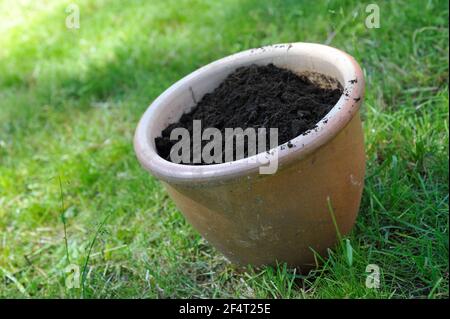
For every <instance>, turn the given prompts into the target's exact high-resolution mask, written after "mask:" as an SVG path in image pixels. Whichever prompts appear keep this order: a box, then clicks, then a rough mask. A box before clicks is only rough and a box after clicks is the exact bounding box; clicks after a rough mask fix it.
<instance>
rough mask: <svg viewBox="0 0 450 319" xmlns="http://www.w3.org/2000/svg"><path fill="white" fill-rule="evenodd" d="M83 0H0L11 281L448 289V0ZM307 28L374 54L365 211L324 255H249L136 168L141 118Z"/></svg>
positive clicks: (4, 223)
mask: <svg viewBox="0 0 450 319" xmlns="http://www.w3.org/2000/svg"><path fill="white" fill-rule="evenodd" d="M70 2H71V1H28V2H20V3H21V4H19V2H18V1H13V0H10V1H0V34H1V36H0V297H6V298H13V297H58V298H59V297H70V298H80V297H87V298H89V297H92V298H110V297H112V298H120V297H128V298H157V297H160V298H165V297H202V298H203V297H225V298H227V297H261V298H280V297H284V298H388V297H389V298H448V285H449V267H448V257H449V254H448V242H449V241H448V239H449V223H448V221H449V210H448V194H449V192H448V174H449V167H448V142H449V139H448V137H449V130H448V111H449V109H448V106H449V101H448V96H449V95H448V53H449V49H448V36H449V33H448V3H447V1H444V0H443V1H431V0H429V1H406V0H405V1H377V2H376V3H377V4H378V5H379V6H380V13H381V28H379V29H367V28H366V27H365V24H364V21H365V18H366V15H367V13H365V4H363V3H360V2H359V1H354V2H352V1H336V2H334V1H326V2H325V1H323V2H322V1H314V2H311V1H283V2H281V1H280V2H276V1H256V0H254V1H250V0H249V1H237V0H234V1H233V0H231V1H156V0H152V1H129V3H128V4H127V5H125V4H124V1H118V0H114V1H112V0H104V1H88V0H78V1H76V3H77V4H78V5H79V7H80V12H81V28H80V29H79V30H69V29H67V28H66V27H65V24H64V22H65V18H66V13H65V12H64V10H65V8H66V6H67V5H68V4H69V3H70ZM295 41H304V42H318V43H325V42H327V43H330V45H332V46H335V47H338V48H340V49H342V50H345V51H347V52H349V53H350V54H352V55H353V56H355V58H356V59H357V60H358V61H359V62H360V64H361V66H362V67H363V69H364V72H365V76H366V81H367V94H366V100H365V104H364V109H363V120H364V123H363V124H364V131H365V136H366V151H367V165H368V167H367V174H366V187H365V190H364V194H363V201H362V205H361V210H360V214H359V217H358V220H357V225H356V226H355V228H354V230H353V231H352V233H351V234H350V235H349V236H348V237H346V238H345V239H344V240H343V242H342V245H340V246H338V247H336V248H335V249H333V250H332V251H330V258H329V259H327V261H326V262H325V263H324V264H323V266H321V267H320V268H318V269H316V270H315V271H313V272H311V273H309V274H308V273H300V271H299V270H294V269H288V268H286V267H285V266H283V265H280V266H279V267H274V268H271V267H269V268H262V269H251V268H248V269H247V270H246V271H242V270H239V269H236V267H234V266H233V265H231V264H229V263H228V262H227V261H226V260H225V259H224V257H222V256H221V255H220V254H219V253H218V252H217V251H216V250H215V249H214V248H212V247H211V246H210V245H209V244H208V243H207V242H206V241H205V240H203V239H202V238H201V237H200V236H199V235H198V233H197V232H196V231H194V230H193V229H192V227H191V226H190V225H189V224H187V223H186V221H185V220H184V218H183V217H182V215H181V214H180V212H179V211H178V210H177V209H176V207H175V206H174V204H173V202H172V201H171V200H170V199H169V198H168V196H167V194H166V192H165V191H164V189H163V188H162V187H161V185H160V184H159V182H158V181H156V180H155V179H154V178H152V177H151V176H150V175H149V174H148V173H146V172H145V171H144V170H143V169H141V167H140V166H139V164H138V162H137V160H136V158H135V156H134V152H133V148H132V138H133V133H134V129H135V127H136V124H137V121H138V120H139V118H140V116H141V115H142V113H143V112H144V110H145V109H146V108H147V106H148V105H149V104H150V103H151V101H152V100H153V99H155V98H156V97H157V96H158V95H159V94H160V93H161V92H162V91H163V90H164V89H165V88H167V87H169V86H170V85H171V84H172V83H173V82H174V81H176V80H178V79H179V78H180V77H182V76H184V75H186V74H188V73H189V72H191V71H193V70H195V69H197V68H198V67H200V66H202V65H205V64H207V63H209V62H211V61H213V60H215V59H218V58H220V57H223V56H225V55H228V54H231V53H234V52H237V51H240V50H243V49H247V48H251V47H259V46H262V45H266V44H272V43H282V42H295ZM60 182H61V184H60ZM66 233H67V237H66V236H65V234H66ZM66 239H67V241H66ZM69 264H74V265H78V266H79V267H80V271H81V272H82V274H81V277H82V278H83V280H82V281H83V285H82V286H81V287H80V288H73V289H69V288H67V287H66V285H65V281H66V279H67V277H68V279H69V280H70V274H68V273H66V272H65V271H64V270H65V269H66V267H67V266H68V265H69ZM368 264H376V265H378V266H379V267H380V269H381V284H380V288H379V289H368V288H366V286H365V280H366V276H367V273H366V272H365V270H366V266H367V265H368ZM84 265H86V267H85V268H84ZM83 269H85V271H84V272H83ZM83 287H84V288H83Z"/></svg>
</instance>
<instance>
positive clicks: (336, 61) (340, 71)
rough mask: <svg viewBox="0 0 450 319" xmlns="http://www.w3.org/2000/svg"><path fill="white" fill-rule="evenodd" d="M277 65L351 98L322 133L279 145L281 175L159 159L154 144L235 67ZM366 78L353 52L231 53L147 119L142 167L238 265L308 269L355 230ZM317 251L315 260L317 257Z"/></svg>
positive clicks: (294, 47)
mask: <svg viewBox="0 0 450 319" xmlns="http://www.w3.org/2000/svg"><path fill="white" fill-rule="evenodd" d="M253 63H254V64H259V65H265V64H268V63H273V64H275V65H276V66H278V67H283V68H287V69H290V70H292V71H294V72H309V71H313V72H319V73H322V74H325V75H328V76H332V77H334V78H336V79H337V80H338V81H339V82H340V83H341V84H342V86H343V88H344V92H345V94H344V95H342V96H341V98H340V99H339V101H338V103H337V104H336V105H335V106H334V107H333V108H332V109H331V111H330V112H329V113H328V114H327V115H326V117H325V119H324V120H322V121H321V122H320V123H319V124H318V127H317V128H316V129H315V130H313V131H311V132H310V133H309V134H307V135H300V136H298V137H296V138H295V139H293V140H291V141H292V143H293V144H294V145H295V147H292V148H289V147H285V145H284V146H283V145H280V146H278V148H277V149H278V170H277V171H276V173H275V174H271V175H270V174H269V175H264V174H259V167H260V166H261V164H260V163H259V162H258V161H249V160H248V159H242V160H238V161H234V162H228V163H222V164H214V165H197V166H193V165H182V164H174V163H172V162H168V161H166V160H164V159H163V158H161V157H160V156H159V155H158V153H157V151H156V149H155V141H154V139H155V137H157V136H160V134H161V131H162V130H163V129H164V128H165V127H166V126H167V125H168V124H169V123H173V122H176V121H177V120H178V119H179V118H180V117H181V115H182V113H184V112H185V111H187V110H188V109H189V108H190V107H192V106H193V105H195V101H198V100H199V99H200V98H201V97H202V96H203V95H204V94H205V93H208V92H211V91H213V89H214V88H216V87H217V86H218V84H219V83H220V82H221V81H222V80H223V79H224V78H225V77H226V76H227V75H228V74H230V73H231V72H232V71H234V70H235V69H236V68H237V67H240V66H244V65H249V64H253ZM363 95H364V78H363V74H362V72H361V69H360V67H359V65H358V64H357V63H356V62H355V60H354V59H353V58H352V57H351V56H349V55H348V54H346V53H344V52H342V51H340V50H337V49H335V48H332V47H328V46H324V45H319V44H311V43H292V44H280V45H272V46H268V47H263V48H259V49H253V50H248V51H244V52H241V53H237V54H234V55H231V56H229V57H226V58H223V59H220V60H218V61H215V62H213V63H211V64H208V65H206V66H204V67H202V68H200V69H199V70H197V71H195V72H193V73H191V74H190V75H188V76H186V77H185V78H183V79H181V80H180V81H178V82H177V83H175V84H174V85H172V86H171V87H170V88H169V89H167V90H166V91H165V92H164V93H163V94H161V96H159V97H158V98H157V99H156V100H155V101H154V102H153V103H152V104H151V105H150V107H149V108H148V109H147V111H146V112H145V114H144V115H143V116H142V118H141V120H140V122H139V124H138V127H137V130H136V134H135V139H134V147H135V151H136V154H137V157H138V159H139V162H140V163H141V164H142V166H143V167H144V168H145V169H146V170H148V171H149V172H150V173H151V174H153V175H154V176H156V177H157V178H158V179H160V180H161V181H162V183H163V184H164V186H165V187H166V189H167V191H168V193H169V195H170V196H171V198H172V199H173V200H174V201H175V203H176V205H177V207H178V208H179V209H180V211H181V212H182V213H183V214H184V216H185V217H186V218H187V220H188V221H189V222H190V223H191V224H192V226H193V227H194V228H195V229H197V230H198V231H199V232H200V234H202V236H204V237H205V238H206V239H207V240H208V242H210V243H211V244H212V245H213V246H214V247H216V248H217V249H218V250H219V251H221V252H222V253H223V254H224V255H225V256H226V257H227V258H228V259H229V260H230V261H232V262H235V263H238V264H252V265H263V264H275V263H276V262H286V263H288V265H291V266H301V267H308V266H311V265H313V264H314V260H315V258H314V252H317V253H318V254H320V255H321V256H326V250H327V248H330V247H333V246H334V245H335V244H336V242H337V231H336V227H335V223H334V221H333V216H334V219H335V221H336V224H337V228H338V229H339V231H340V233H341V234H342V235H345V234H347V233H348V232H349V231H350V229H351V228H352V226H353V224H354V222H355V219H356V216H357V213H358V209H359V205H360V200H361V194H362V190H363V183H364V171H365V154H364V140H363V132H362V127H361V120H360V114H359V108H360V106H361V103H362V100H363ZM313 251H314V252H313Z"/></svg>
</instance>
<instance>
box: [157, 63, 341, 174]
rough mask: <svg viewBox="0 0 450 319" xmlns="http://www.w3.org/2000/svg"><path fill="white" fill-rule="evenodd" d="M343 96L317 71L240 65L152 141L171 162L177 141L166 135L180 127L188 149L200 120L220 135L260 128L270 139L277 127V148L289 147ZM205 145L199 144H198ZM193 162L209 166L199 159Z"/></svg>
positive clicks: (338, 87) (337, 84)
mask: <svg viewBox="0 0 450 319" xmlns="http://www.w3.org/2000/svg"><path fill="white" fill-rule="evenodd" d="M342 93H343V91H342V86H341V85H340V84H339V82H338V81H337V80H336V79H333V78H330V77H327V76H325V75H321V74H318V73H308V74H306V73H305V74H295V73H294V72H292V71H290V70H287V69H283V68H279V67H276V66H275V65H273V64H269V65H265V66H257V65H250V66H245V67H241V68H238V69H236V70H235V71H234V72H233V73H231V74H230V75H229V76H228V77H227V78H226V79H225V80H224V81H223V82H222V83H221V84H220V85H219V86H218V87H217V88H216V89H215V90H214V91H213V92H211V93H208V94H206V95H204V96H203V98H202V99H201V100H200V101H199V102H198V103H197V104H196V105H195V106H194V107H193V108H192V109H191V110H190V111H189V112H188V113H185V114H183V115H182V116H181V118H180V120H179V121H178V122H177V123H173V124H170V125H169V126H168V127H167V128H165V129H164V130H163V131H162V136H160V137H157V138H156V139H155V144H156V148H157V151H158V154H159V155H160V156H161V157H163V158H164V159H166V160H168V161H170V150H171V148H172V146H173V145H175V144H176V143H177V142H178V141H177V140H170V133H171V132H172V130H173V129H175V128H178V127H183V128H186V129H187V130H188V131H189V132H190V136H191V150H192V149H193V148H192V147H193V145H192V142H193V141H192V140H193V139H192V136H193V134H192V133H193V120H201V126H202V129H205V128H207V127H214V128H217V129H219V130H220V131H221V132H222V135H223V136H225V128H242V129H246V128H255V129H258V128H262V127H264V128H266V129H267V139H266V141H269V128H278V145H282V144H285V143H287V146H288V147H293V146H294V145H293V144H292V143H291V142H290V140H292V139H293V138H295V137H297V136H299V135H302V134H307V133H308V132H309V131H311V130H312V129H314V128H315V127H316V126H317V123H318V122H319V121H320V120H321V119H322V118H324V116H325V115H326V114H327V113H328V112H329V111H330V110H331V108H332V107H333V106H334V105H335V104H336V103H337V101H338V100H339V98H340V97H341V95H342ZM206 143H208V141H202V146H203V145H205V144H206ZM223 143H225V142H224V141H223ZM266 144H267V147H266V149H265V150H264V151H268V150H269V143H266ZM223 149H225V148H223ZM245 157H247V152H245ZM192 161H193V158H192V156H191V159H190V162H189V163H182V164H190V165H192V164H194V163H192ZM222 162H225V157H224V156H223V157H222ZM196 164H201V165H202V164H207V163H205V162H203V160H201V163H196Z"/></svg>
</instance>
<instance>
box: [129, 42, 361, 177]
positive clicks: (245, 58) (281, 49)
mask: <svg viewBox="0 0 450 319" xmlns="http://www.w3.org/2000/svg"><path fill="white" fill-rule="evenodd" d="M297 56H298V57H299V58H301V59H302V61H303V62H302V63H309V64H308V65H309V67H310V68H311V70H314V69H316V68H317V61H316V62H315V60H314V59H320V61H322V62H320V63H322V64H326V65H329V66H332V67H333V68H334V69H335V72H337V74H336V77H337V78H338V80H339V82H340V83H341V84H342V86H343V89H344V92H345V94H343V95H342V96H341V97H340V99H339V100H338V102H337V103H336V105H335V106H334V107H333V108H332V109H331V110H330V111H329V113H328V114H327V115H326V116H325V117H324V118H323V119H322V120H321V121H320V122H319V123H318V124H317V127H316V128H315V129H314V130H312V131H310V132H309V133H308V134H306V135H299V136H297V137H295V138H294V139H292V140H291V143H292V144H293V145H295V147H291V148H289V147H286V143H285V144H281V145H279V146H278V147H277V151H278V166H279V168H281V167H283V166H286V165H288V164H289V163H291V162H293V161H294V160H299V159H302V158H304V157H305V156H306V155H308V154H310V153H312V152H313V151H314V150H316V149H317V148H319V147H321V146H322V145H324V144H326V143H327V142H328V141H330V140H331V139H332V138H333V137H334V136H336V135H337V134H338V133H339V132H340V131H341V130H342V129H343V128H344V127H345V126H346V125H347V124H348V123H349V122H350V120H351V119H352V118H353V116H354V115H355V113H357V112H358V110H359V108H360V105H361V103H362V100H363V95H364V77H363V73H362V71H361V68H360V67H359V65H358V63H357V62H356V61H355V60H354V59H353V57H351V56H350V55H348V54H347V53H345V52H343V51H340V50H338V49H335V48H333V47H329V46H326V45H321V44H315V43H302V42H298V43H288V44H276V45H271V46H266V47H262V48H258V49H250V50H246V51H243V52H240V53H236V54H233V55H230V56H228V57H225V58H222V59H219V60H217V61H215V62H212V63H210V64H208V65H206V66H204V67H202V68H200V69H198V70H196V71H194V72H193V73H191V74H189V75H187V76H185V77H184V78H182V79H181V80H179V81H178V82H176V83H175V84H173V85H172V86H171V87H169V88H168V89H167V90H166V91H164V92H163V93H162V94H161V95H160V96H159V97H158V98H157V99H156V100H154V102H153V103H152V104H151V105H150V106H149V107H148V108H147V110H146V111H145V113H144V115H143V116H142V118H141V120H140V121H139V124H138V126H137V129H136V132H135V137H134V149H135V152H136V155H137V158H138V160H139V162H140V163H141V165H142V166H143V167H144V168H145V169H146V170H148V171H149V172H151V173H152V174H153V175H155V176H156V177H157V178H159V179H161V180H163V181H165V182H168V183H171V184H192V183H202V182H207V183H211V182H223V181H226V180H230V179H236V178H240V177H245V176H249V175H251V174H254V173H257V172H258V171H259V168H260V166H262V165H264V164H261V163H260V162H259V161H258V160H257V159H256V156H257V155H255V156H252V157H249V158H244V159H241V160H237V161H233V162H226V163H221V164H212V165H183V164H175V163H172V162H169V161H167V160H165V159H163V158H162V157H160V156H159V155H158V153H157V150H156V147H155V142H154V139H155V137H157V136H158V134H154V133H153V134H152V132H151V127H152V123H153V124H154V123H155V122H154V121H155V119H156V118H157V117H158V116H160V115H161V113H162V112H163V109H164V107H165V106H167V104H168V101H169V100H170V99H171V98H173V97H174V96H176V95H177V94H180V92H181V91H183V90H187V89H191V87H190V85H189V84H190V83H192V81H194V80H195V79H198V78H199V77H202V78H204V77H205V76H208V74H214V73H215V72H218V71H219V70H221V71H223V70H224V68H226V69H227V70H228V69H229V70H230V72H231V71H232V70H234V69H236V68H237V67H239V66H242V65H249V64H252V63H255V62H257V61H262V60H264V63H265V64H267V63H269V62H272V61H273V62H274V64H275V65H277V63H275V62H276V61H282V59H286V58H290V59H292V58H293V57H294V58H297ZM313 58H314V59H313ZM309 60H310V62H308V61H309ZM299 61H300V60H299ZM305 61H306V62H305ZM291 63H292V62H291ZM314 63H316V65H314ZM278 64H279V63H278ZM329 66H328V68H329ZM325 68H327V66H325ZM316 72H318V71H316ZM321 73H325V74H326V72H321ZM326 75H329V74H326ZM160 133H161V130H159V134H160Z"/></svg>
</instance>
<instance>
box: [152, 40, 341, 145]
mask: <svg viewBox="0 0 450 319" xmlns="http://www.w3.org/2000/svg"><path fill="white" fill-rule="evenodd" d="M285 46H286V47H284V45H280V46H273V47H270V48H260V49H254V50H250V51H245V52H243V53H239V54H235V55H232V56H230V57H228V58H224V59H222V60H218V61H216V62H214V63H211V64H209V65H207V66H205V67H203V68H201V69H199V70H197V71H196V72H194V73H192V74H190V75H188V76H187V77H185V78H183V79H182V80H180V81H178V82H177V83H175V84H174V85H173V86H172V87H171V88H170V89H169V90H167V91H166V92H165V93H164V94H162V95H161V96H160V98H159V99H163V103H161V105H158V106H159V107H158V109H155V110H154V113H153V116H154V117H155V118H154V120H153V121H152V127H150V128H149V132H148V134H149V136H148V137H149V142H150V143H152V146H153V147H155V144H154V143H155V141H154V139H155V137H158V136H161V132H162V130H164V129H165V128H166V127H167V126H168V125H169V124H171V123H175V122H178V120H179V119H180V118H181V116H182V115H183V113H186V112H188V111H190V110H191V109H192V108H193V107H194V106H195V105H196V104H197V102H198V101H200V100H201V99H202V97H203V96H204V95H205V94H207V93H210V92H212V91H213V90H214V89H215V88H216V87H218V86H219V85H220V83H221V82H222V81H223V80H224V79H225V78H226V77H227V76H228V75H229V74H230V73H232V72H233V71H234V70H236V69H237V68H239V67H241V66H247V65H251V64H256V65H267V64H269V63H273V64H274V65H275V66H277V67H280V68H285V69H289V70H291V71H293V72H295V73H297V74H305V75H307V76H308V78H309V79H310V80H311V81H312V82H314V83H317V84H318V85H321V86H332V87H337V86H339V85H340V86H341V88H343V87H344V83H345V82H344V74H343V72H341V71H340V70H339V68H338V66H337V65H336V63H335V61H333V57H330V56H329V55H326V54H325V55H324V54H317V50H305V49H297V48H295V49H294V48H289V46H288V45H285ZM322 75H323V76H322ZM335 80H337V81H338V82H339V83H336V81H335Z"/></svg>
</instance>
